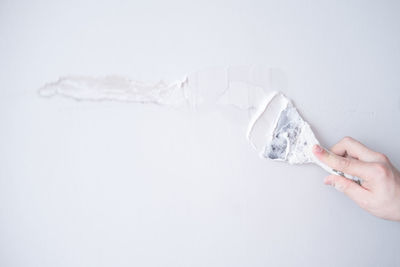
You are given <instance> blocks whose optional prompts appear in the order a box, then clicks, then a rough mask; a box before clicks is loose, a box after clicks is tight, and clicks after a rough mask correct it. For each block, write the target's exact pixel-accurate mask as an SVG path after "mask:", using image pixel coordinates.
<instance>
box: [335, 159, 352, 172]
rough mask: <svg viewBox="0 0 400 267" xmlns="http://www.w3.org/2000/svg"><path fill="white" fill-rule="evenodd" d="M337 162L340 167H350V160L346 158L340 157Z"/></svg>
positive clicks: (343, 168) (342, 168)
mask: <svg viewBox="0 0 400 267" xmlns="http://www.w3.org/2000/svg"><path fill="white" fill-rule="evenodd" d="M337 164H338V168H339V169H341V170H347V169H348V168H349V167H350V160H349V159H346V158H339V159H338V161H337Z"/></svg>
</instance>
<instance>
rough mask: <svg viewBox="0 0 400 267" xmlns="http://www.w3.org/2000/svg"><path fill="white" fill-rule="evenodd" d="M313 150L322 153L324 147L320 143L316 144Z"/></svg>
mask: <svg viewBox="0 0 400 267" xmlns="http://www.w3.org/2000/svg"><path fill="white" fill-rule="evenodd" d="M313 151H314V153H316V154H321V153H322V152H323V151H324V149H323V148H322V147H320V146H319V145H314V147H313Z"/></svg>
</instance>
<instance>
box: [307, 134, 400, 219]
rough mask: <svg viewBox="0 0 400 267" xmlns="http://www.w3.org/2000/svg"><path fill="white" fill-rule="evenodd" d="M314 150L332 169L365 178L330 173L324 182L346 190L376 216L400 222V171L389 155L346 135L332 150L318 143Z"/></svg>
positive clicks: (347, 193) (345, 191)
mask: <svg viewBox="0 0 400 267" xmlns="http://www.w3.org/2000/svg"><path fill="white" fill-rule="evenodd" d="M313 153H314V154H315V156H316V157H317V158H318V159H319V160H320V161H322V162H324V163H325V164H326V165H328V166H330V167H331V168H333V169H336V170H339V171H342V172H344V173H348V174H351V175H353V176H357V177H360V178H361V179H362V182H361V185H359V184H357V183H355V182H353V181H352V180H349V179H347V178H344V177H342V176H337V175H329V176H328V177H326V178H325V181H324V183H325V184H327V185H331V186H333V187H335V188H336V189H337V190H338V191H340V192H343V193H344V194H346V195H347V196H348V197H349V198H350V199H352V200H353V201H354V202H356V203H357V204H358V205H359V206H360V207H361V208H363V209H364V210H366V211H368V212H369V213H371V214H373V215H375V216H377V217H380V218H383V219H387V220H393V221H400V172H399V171H398V170H397V169H396V168H395V167H394V166H393V165H392V163H391V162H390V161H389V159H388V157H387V156H385V155H384V154H382V153H379V152H375V151H373V150H371V149H369V148H368V147H366V146H365V145H363V144H361V143H360V142H358V141H357V140H355V139H353V138H351V137H345V138H343V139H342V140H341V141H340V142H339V143H337V144H336V145H334V146H333V147H332V148H331V152H329V151H327V150H325V149H323V148H321V147H320V146H318V145H315V146H314V147H313Z"/></svg>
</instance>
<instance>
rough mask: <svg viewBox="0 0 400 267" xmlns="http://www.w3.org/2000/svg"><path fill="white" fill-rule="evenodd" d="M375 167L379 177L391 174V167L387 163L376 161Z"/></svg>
mask: <svg viewBox="0 0 400 267" xmlns="http://www.w3.org/2000/svg"><path fill="white" fill-rule="evenodd" d="M374 169H375V172H376V174H377V175H378V176H379V177H387V176H389V168H388V166H387V165H386V164H385V163H375V164H374Z"/></svg>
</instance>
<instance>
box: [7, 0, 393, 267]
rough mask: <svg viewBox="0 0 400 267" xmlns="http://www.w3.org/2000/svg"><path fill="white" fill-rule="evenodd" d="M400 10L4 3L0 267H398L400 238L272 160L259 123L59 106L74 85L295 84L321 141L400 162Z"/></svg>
mask: <svg viewBox="0 0 400 267" xmlns="http://www.w3.org/2000/svg"><path fill="white" fill-rule="evenodd" d="M399 12H400V5H399V3H398V2H396V1H276V2H272V1H242V2H239V1H224V2H223V1H215V0H214V1H197V3H192V2H191V1H158V2H157V1H141V2H139V1H136V2H135V1H109V2H105V1H91V2H90V1H64V2H56V1H4V0H3V1H1V2H0V70H1V71H0V265H1V266H5V267H8V266H24V267H27V266H399V265H400V254H399V253H398V243H399V240H400V225H399V224H398V223H393V222H389V221H384V220H381V219H377V218H374V217H372V216H371V215H369V214H367V213H366V212H364V211H363V210H361V209H359V208H358V207H357V206H356V205H355V204H353V203H352V202H351V201H349V200H348V199H347V198H346V197H345V196H343V195H341V194H340V193H338V192H336V191H334V190H333V189H332V188H328V187H326V186H324V185H323V183H322V180H323V177H324V176H325V172H324V171H323V170H321V169H319V168H318V167H316V166H311V165H310V166H289V165H286V164H284V163H276V162H271V161H267V160H262V159H259V158H258V156H257V154H256V153H255V152H254V151H253V150H252V149H251V147H250V146H249V145H248V144H247V142H246V140H245V138H244V132H245V127H246V122H247V119H248V118H247V115H246V114H243V112H241V111H238V110H236V109H233V108H216V109H207V110H202V111H198V112H195V111H188V110H182V109H169V108H167V109H165V108H161V107H157V106H151V105H141V104H127V103H116V102H103V103H95V102H77V101H73V100H70V99H63V98H54V99H43V98H40V97H38V95H37V89H38V88H39V87H40V86H42V85H43V84H44V83H46V82H49V81H52V80H55V79H57V78H58V77H59V76H60V75H67V74H82V75H95V76H97V75H106V74H121V75H126V76H129V77H132V78H133V79H138V80H155V79H158V78H165V79H175V78H181V77H182V75H184V74H186V73H191V72H194V71H196V70H199V69H204V68H208V67H212V66H229V65H252V64H256V65H268V66H272V67H275V68H279V69H281V70H282V71H283V72H284V73H285V75H286V84H285V86H283V88H282V90H283V91H284V92H285V93H286V94H287V95H289V96H290V97H291V98H292V99H294V101H295V103H296V105H297V106H298V107H299V108H300V110H301V111H302V114H303V115H304V117H305V118H306V119H307V120H308V121H310V123H311V124H312V125H313V126H314V128H315V129H316V132H317V135H318V136H319V138H320V140H321V141H322V143H323V144H324V145H326V146H330V145H333V144H334V143H335V142H337V141H338V140H339V139H340V138H341V137H343V136H345V135H351V136H353V137H355V138H357V139H359V140H361V141H362V142H364V143H365V144H367V145H368V146H370V147H372V148H373V149H376V150H380V151H382V152H384V153H386V154H387V155H388V156H389V157H390V158H391V159H392V161H393V162H394V164H395V165H396V166H397V167H400V152H399V151H400V142H399V141H398V137H399V135H400V126H399V122H400V75H398V72H399V69H400V35H399V32H400V19H399V16H398V14H399Z"/></svg>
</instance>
